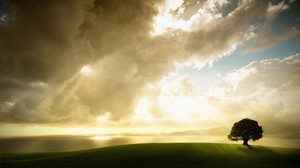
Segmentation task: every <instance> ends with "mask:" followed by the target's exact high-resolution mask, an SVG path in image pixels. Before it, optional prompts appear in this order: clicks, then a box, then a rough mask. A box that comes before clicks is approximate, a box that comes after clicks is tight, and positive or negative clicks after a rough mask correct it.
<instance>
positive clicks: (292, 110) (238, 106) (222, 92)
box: [210, 54, 300, 129]
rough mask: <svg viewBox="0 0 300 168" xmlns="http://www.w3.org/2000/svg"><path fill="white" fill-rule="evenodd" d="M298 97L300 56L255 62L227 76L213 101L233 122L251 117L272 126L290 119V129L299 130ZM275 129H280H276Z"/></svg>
mask: <svg viewBox="0 0 300 168" xmlns="http://www.w3.org/2000/svg"><path fill="white" fill-rule="evenodd" d="M299 93H300V54H296V55H293V56H290V57H287V58H284V59H269V60H263V61H258V62H253V63H250V64H249V65H247V66H245V67H243V68H240V69H238V70H236V71H234V72H231V73H229V74H227V75H226V76H224V77H223V78H222V79H220V80H219V81H218V82H216V83H215V84H214V86H213V88H212V90H211V92H210V94H211V97H210V99H211V103H213V104H214V106H215V107H217V108H218V110H219V111H221V112H223V113H224V114H226V115H228V116H231V119H233V118H235V117H236V118H240V117H245V116H248V117H253V118H258V119H260V120H263V121H264V122H265V124H267V125H269V126H270V125H271V124H272V122H274V123H276V122H279V121H284V120H286V119H287V118H288V120H289V121H290V123H289V125H290V127H291V128H292V129H297V127H299V125H298V122H295V121H296V120H299V119H300V112H299V109H300V104H299V102H300V97H299ZM234 116H235V117H234ZM285 126H286V125H282V127H285ZM276 128H280V125H278V126H274V129H276Z"/></svg>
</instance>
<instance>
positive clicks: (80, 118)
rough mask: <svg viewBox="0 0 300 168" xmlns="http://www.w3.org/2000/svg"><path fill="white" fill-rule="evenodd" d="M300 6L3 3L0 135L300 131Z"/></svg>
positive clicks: (114, 0)
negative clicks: (238, 127) (250, 126)
mask: <svg viewBox="0 0 300 168" xmlns="http://www.w3.org/2000/svg"><path fill="white" fill-rule="evenodd" d="M299 7H300V2H299V0H283V1H281V0H268V1H261V0H232V1H230V0H143V1H140V0H86V1H81V0H64V1H61V0H43V1H33V0H28V1H23V0H0V136H18V135H45V134H91V133H95V134H101V133H124V132H132V133H158V132H176V131H185V130H197V129H211V128H217V129H218V128H219V129H221V128H230V127H231V126H232V125H233V123H234V122H237V121H239V120H241V119H243V118H251V119H254V120H257V121H258V123H259V124H260V125H262V126H263V128H264V130H265V133H266V134H276V135H278V134H280V135H281V134H291V135H292V134H293V135H296V134H299V132H300V122H299V121H300V111H299V109H300V104H299V102H300V76H299V75H300V47H299V44H300V13H299V10H300V9H299ZM226 133H227V132H225V134H226ZM228 133H229V132H228Z"/></svg>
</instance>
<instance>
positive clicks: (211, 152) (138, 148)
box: [0, 143, 300, 168]
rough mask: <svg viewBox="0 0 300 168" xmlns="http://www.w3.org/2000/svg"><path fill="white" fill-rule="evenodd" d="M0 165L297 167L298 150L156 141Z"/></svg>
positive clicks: (9, 157) (20, 157)
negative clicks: (155, 142) (154, 142)
mask: <svg viewBox="0 0 300 168" xmlns="http://www.w3.org/2000/svg"><path fill="white" fill-rule="evenodd" d="M0 159H1V160H0V162H1V164H0V167H1V168H6V167H26V168H27V167H34V168H38V167H43V168H47V167H49V168H50V167H54V168H60V167H72V168H76V167H104V168H118V167H120V168H121V167H122V168H125V167H132V168H137V167H142V168H150V167H151V168H152V167H153V168H154V167H157V168H168V167H170V168H171V167H172V168H201V167H243V168H245V167H252V168H253V167H255V168H257V167H262V168H267V167H272V168H274V167H278V168H279V167H287V168H288V167H294V168H299V167H300V150H299V149H284V148H273V147H262V146H253V147H245V146H242V145H234V144H214V143H165V144H162V143H157V144H135V145H123V146H115V147H106V148H99V149H91V150H84V151H74V152H61V153H23V154H22V153H12V154H1V157H0Z"/></svg>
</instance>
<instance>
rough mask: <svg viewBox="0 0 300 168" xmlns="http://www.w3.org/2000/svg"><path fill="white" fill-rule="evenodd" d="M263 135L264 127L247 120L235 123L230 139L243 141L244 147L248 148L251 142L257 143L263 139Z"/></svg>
mask: <svg viewBox="0 0 300 168" xmlns="http://www.w3.org/2000/svg"><path fill="white" fill-rule="evenodd" d="M262 134H263V130H262V127H261V126H259V125H258V123H257V121H255V120H251V119H248V118H245V119H242V120H241V121H239V122H236V123H234V125H233V127H232V129H231V132H230V134H229V135H228V139H229V140H231V141H238V140H243V141H244V143H243V145H246V146H248V141H249V140H253V141H256V140H258V139H260V138H262V136H263V135H262Z"/></svg>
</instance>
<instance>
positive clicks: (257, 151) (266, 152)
mask: <svg viewBox="0 0 300 168" xmlns="http://www.w3.org/2000/svg"><path fill="white" fill-rule="evenodd" d="M238 150H239V151H241V152H243V153H244V154H246V155H251V156H253V155H256V156H276V155H278V153H277V152H275V151H273V150H271V149H268V148H265V147H258V146H251V145H248V146H245V145H243V146H241V147H238Z"/></svg>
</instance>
